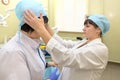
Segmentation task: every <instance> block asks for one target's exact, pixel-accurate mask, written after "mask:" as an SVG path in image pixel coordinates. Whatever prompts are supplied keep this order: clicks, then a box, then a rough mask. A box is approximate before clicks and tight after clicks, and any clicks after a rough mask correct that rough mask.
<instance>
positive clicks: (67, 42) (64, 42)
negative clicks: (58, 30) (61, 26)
mask: <svg viewBox="0 0 120 80" xmlns="http://www.w3.org/2000/svg"><path fill="white" fill-rule="evenodd" d="M53 38H54V39H55V40H57V41H58V42H59V43H61V44H62V45H64V46H65V47H67V48H71V47H73V46H74V45H76V44H78V43H79V42H80V41H72V40H64V39H63V38H61V37H60V36H58V35H57V34H54V35H53Z"/></svg>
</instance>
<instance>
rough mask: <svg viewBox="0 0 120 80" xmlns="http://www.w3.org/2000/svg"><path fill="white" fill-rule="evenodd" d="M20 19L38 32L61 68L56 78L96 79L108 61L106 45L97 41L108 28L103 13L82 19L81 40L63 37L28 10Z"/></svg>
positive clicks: (71, 79)
mask: <svg viewBox="0 0 120 80" xmlns="http://www.w3.org/2000/svg"><path fill="white" fill-rule="evenodd" d="M41 17H42V14H41ZM24 18H25V22H26V23H27V24H29V25H31V26H32V27H33V28H34V29H35V30H36V31H37V32H38V33H39V34H40V35H41V37H42V39H43V40H44V42H45V43H46V49H47V51H48V52H49V53H51V56H52V58H53V60H54V61H55V62H56V63H57V64H59V65H61V66H62V67H63V69H62V73H61V76H60V80H99V79H100V77H101V75H102V72H103V71H104V69H105V67H106V65H107V61H108V48H107V47H106V45H105V44H104V43H103V42H102V40H101V36H102V35H104V34H105V33H106V32H107V31H108V30H109V27H110V23H109V21H108V19H107V18H106V17H105V16H103V15H100V14H94V15H90V16H89V17H88V18H87V19H86V20H85V22H84V28H83V34H84V36H85V37H86V39H83V40H82V41H65V40H63V39H62V38H61V37H59V36H58V35H57V34H54V33H53V31H52V30H51V29H50V27H45V26H44V24H43V23H44V21H43V19H37V18H36V17H35V15H34V14H33V13H32V12H31V11H30V10H28V11H26V12H25V13H24Z"/></svg>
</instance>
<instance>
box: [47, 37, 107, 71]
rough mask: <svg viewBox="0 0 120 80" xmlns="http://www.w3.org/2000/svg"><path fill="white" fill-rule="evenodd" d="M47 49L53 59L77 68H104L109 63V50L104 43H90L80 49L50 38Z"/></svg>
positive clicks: (63, 64) (66, 65)
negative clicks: (71, 47)
mask: <svg viewBox="0 0 120 80" xmlns="http://www.w3.org/2000/svg"><path fill="white" fill-rule="evenodd" d="M46 49H47V51H48V52H49V53H51V56H52V59H53V60H54V61H55V62H56V63H58V64H60V65H62V66H64V67H70V68H75V69H80V68H81V69H103V68H105V66H106V64H107V59H108V58H107V57H108V50H107V48H106V47H105V46H104V45H101V44H100V45H99V44H95V45H90V46H87V47H85V48H84V47H83V48H79V49H74V50H73V49H69V48H66V47H64V46H63V45H61V44H60V43H59V42H58V41H56V40H55V39H54V38H52V39H50V40H49V42H48V44H47V46H46Z"/></svg>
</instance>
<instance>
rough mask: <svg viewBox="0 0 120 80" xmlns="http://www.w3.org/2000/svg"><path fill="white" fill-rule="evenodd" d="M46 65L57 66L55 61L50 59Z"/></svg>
mask: <svg viewBox="0 0 120 80" xmlns="http://www.w3.org/2000/svg"><path fill="white" fill-rule="evenodd" d="M48 66H54V67H58V64H56V63H55V62H53V61H51V62H48Z"/></svg>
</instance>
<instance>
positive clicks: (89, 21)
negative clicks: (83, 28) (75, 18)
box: [84, 19, 102, 36]
mask: <svg viewBox="0 0 120 80" xmlns="http://www.w3.org/2000/svg"><path fill="white" fill-rule="evenodd" d="M88 23H89V24H92V25H93V26H94V27H95V28H99V27H98V25H97V24H95V23H94V22H93V21H92V20H90V19H86V20H85V21H84V25H86V24H88ZM100 36H102V32H100Z"/></svg>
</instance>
